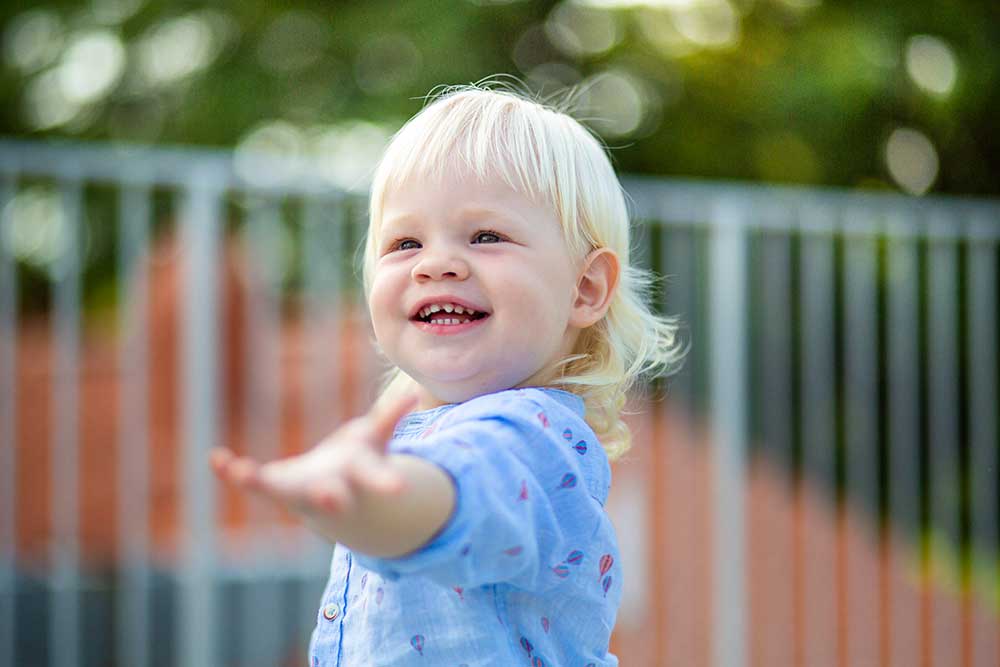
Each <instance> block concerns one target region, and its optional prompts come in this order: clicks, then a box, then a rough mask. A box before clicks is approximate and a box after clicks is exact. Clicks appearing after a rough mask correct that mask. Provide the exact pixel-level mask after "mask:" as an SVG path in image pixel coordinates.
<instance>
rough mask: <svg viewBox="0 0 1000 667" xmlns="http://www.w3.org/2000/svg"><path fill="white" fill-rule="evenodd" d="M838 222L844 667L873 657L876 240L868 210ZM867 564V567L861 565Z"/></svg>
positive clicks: (874, 659) (876, 614) (876, 622)
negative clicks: (845, 525) (849, 532)
mask: <svg viewBox="0 0 1000 667" xmlns="http://www.w3.org/2000/svg"><path fill="white" fill-rule="evenodd" d="M848 215H849V217H848V218H847V219H846V220H845V221H844V225H845V231H846V232H847V237H846V239H845V256H844V337H843V351H844V366H845V378H844V384H845V386H844V403H845V405H844V415H845V417H844V432H845V433H844V435H845V454H844V455H845V459H846V460H845V475H846V480H845V487H846V496H847V498H848V499H849V502H848V503H847V508H848V509H849V513H850V515H851V516H852V517H853V518H854V519H855V520H856V521H854V522H852V524H853V525H857V526H858V527H859V528H860V529H861V530H862V531H863V533H862V535H861V536H862V537H863V538H864V540H863V541H861V540H854V539H853V538H851V539H849V540H848V542H847V543H845V544H844V545H843V546H844V548H845V556H846V563H845V568H844V573H845V575H846V581H845V582H843V585H844V586H845V588H846V590H845V593H846V604H845V610H844V611H845V612H846V613H845V616H846V623H847V627H846V628H845V635H844V639H845V640H846V644H847V645H846V651H845V654H846V657H847V664H849V665H863V664H875V663H877V662H878V661H879V635H878V628H879V619H880V613H881V610H880V608H879V590H880V586H881V582H880V579H879V577H880V572H879V569H878V567H877V561H876V560H875V559H871V558H865V555H866V554H867V553H870V551H871V550H873V549H874V548H875V546H876V545H877V544H878V521H877V518H876V519H875V520H868V519H867V517H869V516H872V517H877V516H878V499H879V492H878V472H879V454H878V452H879V415H878V409H879V408H878V405H879V392H878V378H879V353H878V351H879V339H878V320H877V318H878V296H877V292H876V289H877V279H878V244H877V238H876V237H875V236H874V229H875V224H874V223H875V221H874V219H873V216H872V214H871V213H869V212H867V211H864V210H859V209H854V210H852V211H851V212H850V213H849V214H848ZM870 565H875V567H869V566H870Z"/></svg>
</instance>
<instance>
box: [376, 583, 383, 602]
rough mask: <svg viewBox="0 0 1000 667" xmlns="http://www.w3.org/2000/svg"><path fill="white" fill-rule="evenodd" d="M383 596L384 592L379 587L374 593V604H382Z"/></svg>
mask: <svg viewBox="0 0 1000 667" xmlns="http://www.w3.org/2000/svg"><path fill="white" fill-rule="evenodd" d="M383 594H384V591H383V590H382V587H381V586H379V588H378V590H377V591H375V604H382V595H383Z"/></svg>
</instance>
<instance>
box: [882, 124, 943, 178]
mask: <svg viewBox="0 0 1000 667" xmlns="http://www.w3.org/2000/svg"><path fill="white" fill-rule="evenodd" d="M885 161H886V165H887V166H888V168H889V174H890V175H891V176H892V179H893V180H894V181H895V182H896V183H897V184H898V185H899V187H901V188H902V189H903V190H905V191H906V192H909V193H910V194H913V195H922V194H924V193H925V192H927V191H928V190H929V189H930V187H931V185H933V184H934V181H935V179H937V175H938V155H937V151H936V150H934V144H932V143H931V140H930V139H928V138H927V137H926V136H924V135H923V134H922V133H920V132H918V131H917V130H913V129H910V128H907V127H900V128H897V129H895V130H894V131H893V132H892V134H891V135H890V136H889V140H888V141H887V142H886V145H885Z"/></svg>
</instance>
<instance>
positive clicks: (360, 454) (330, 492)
mask: <svg viewBox="0 0 1000 667" xmlns="http://www.w3.org/2000/svg"><path fill="white" fill-rule="evenodd" d="M416 400H417V396H416V395H415V394H411V395H408V396H402V397H400V398H398V399H396V400H394V401H391V402H389V403H387V404H386V405H385V406H384V407H382V408H378V409H376V408H373V409H372V410H369V412H368V413H367V414H365V415H362V416H360V417H355V418H354V419H351V420H350V421H348V422H347V423H345V424H344V425H343V426H341V427H340V428H339V429H337V430H336V431H334V432H333V433H332V434H330V435H329V436H327V437H326V438H325V439H323V440H322V441H321V442H320V443H319V444H318V445H316V446H315V447H313V448H312V449H311V450H309V451H307V452H305V453H303V454H299V455H297V456H292V457H290V458H287V459H282V460H279V461H272V462H270V463H264V464H260V463H258V462H257V461H254V460H253V459H251V458H249V457H245V456H236V455H235V454H233V453H232V452H231V451H230V450H228V449H225V448H221V447H218V448H215V449H214V450H213V451H212V455H211V463H212V468H213V470H214V471H215V473H216V475H218V476H219V478H221V479H223V480H226V481H228V482H231V483H233V484H235V485H236V486H239V487H241V488H243V489H246V490H249V491H252V492H255V493H259V494H261V495H263V496H265V497H268V498H270V499H272V500H274V501H275V502H277V503H279V504H281V505H283V506H285V507H288V508H289V509H291V510H293V511H294V512H297V513H299V514H301V515H303V517H304V518H305V519H306V520H307V522H308V523H310V524H311V525H312V526H313V528H315V529H317V530H318V531H319V532H320V533H321V534H323V535H324V536H326V537H328V538H335V536H333V535H331V534H330V533H331V530H330V529H331V528H332V524H331V523H330V521H331V519H336V517H338V516H342V515H344V514H347V513H350V512H351V511H352V510H353V509H355V508H356V506H357V503H358V500H359V498H360V497H362V496H363V495H365V494H369V493H373V494H380V495H395V494H398V493H400V492H401V491H403V489H404V486H405V483H404V479H403V476H402V475H401V474H400V473H399V472H398V471H397V470H395V469H394V468H392V467H390V465H389V458H388V457H387V456H386V448H387V446H388V443H389V441H390V440H391V439H392V432H393V429H394V428H395V426H396V422H398V421H399V419H400V418H401V417H402V416H403V415H405V414H407V413H408V412H409V411H410V410H411V409H412V407H413V406H414V405H415V403H416ZM317 520H319V521H317Z"/></svg>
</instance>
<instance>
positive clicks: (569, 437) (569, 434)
mask: <svg viewBox="0 0 1000 667" xmlns="http://www.w3.org/2000/svg"><path fill="white" fill-rule="evenodd" d="M563 437H564V438H566V439H567V440H572V439H573V431H571V430H569V429H568V428H565V429H563Z"/></svg>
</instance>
